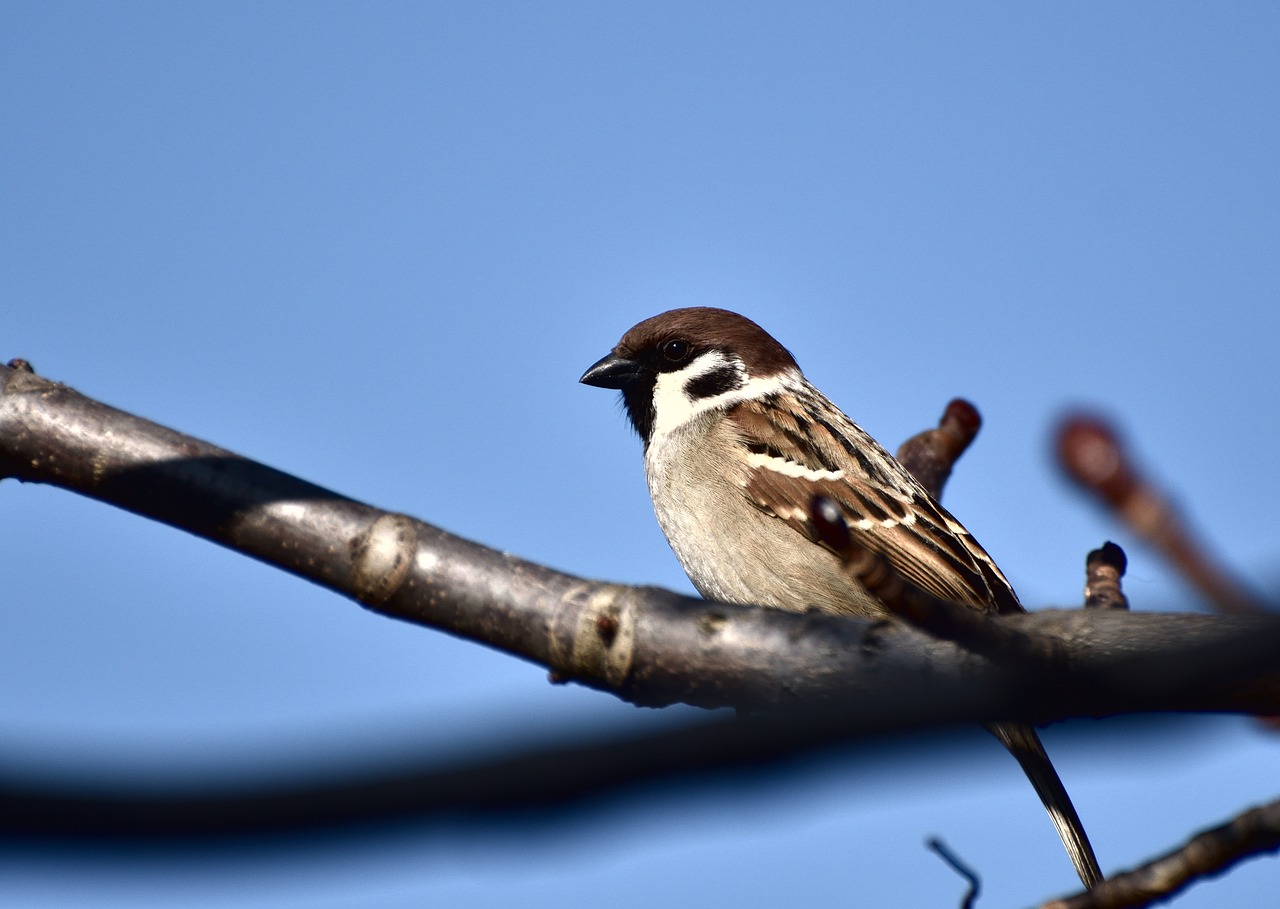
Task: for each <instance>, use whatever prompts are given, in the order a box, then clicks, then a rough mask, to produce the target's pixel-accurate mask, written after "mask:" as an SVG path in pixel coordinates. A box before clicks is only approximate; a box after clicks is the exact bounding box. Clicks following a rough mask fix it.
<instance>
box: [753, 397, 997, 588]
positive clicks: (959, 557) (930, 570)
mask: <svg viewBox="0 0 1280 909" xmlns="http://www.w3.org/2000/svg"><path fill="white" fill-rule="evenodd" d="M810 388H812V387H811V386H810ZM813 394H814V395H815V396H818V397H817V398H816V399H808V400H805V401H804V404H805V405H806V406H805V407H803V408H802V409H804V410H805V416H804V418H802V419H797V418H796V415H795V414H794V413H788V411H787V410H786V409H784V408H780V407H770V406H769V404H770V403H771V402H770V401H769V400H767V399H766V400H764V401H757V402H750V403H749V404H746V405H743V406H742V407H740V408H736V409H735V410H736V412H735V413H734V414H733V418H734V419H735V420H736V421H737V422H738V423H739V425H740V426H741V427H743V429H744V430H747V431H745V432H744V436H743V438H744V441H743V444H744V445H746V446H747V448H748V451H749V454H750V455H751V456H752V458H751V460H750V463H752V465H753V466H752V467H751V469H749V470H748V471H747V473H746V474H745V476H744V479H743V482H742V489H743V493H744V495H746V496H747V497H748V498H749V499H750V500H751V502H752V503H753V504H755V505H756V507H758V508H760V509H762V510H764V511H766V512H767V513H769V514H771V515H773V516H775V517H777V518H778V519H779V520H782V521H785V522H786V523H787V524H788V525H790V526H791V527H793V528H794V529H795V530H796V531H797V532H798V533H802V534H804V535H805V536H807V537H809V538H810V539H816V534H815V533H814V532H813V529H812V527H811V525H810V520H809V509H810V504H811V502H812V501H813V497H814V496H815V495H823V496H826V497H828V498H830V499H832V500H833V501H835V502H836V503H837V504H838V505H839V506H840V508H841V509H842V510H843V511H844V514H845V519H846V521H847V523H848V524H849V530H850V532H851V533H852V534H853V537H854V539H855V540H856V541H857V542H858V543H859V545H862V546H865V547H866V548H867V549H869V550H871V551H872V552H875V553H877V554H879V555H881V556H883V557H884V558H885V559H886V560H887V561H888V562H889V564H890V565H891V566H892V567H893V568H894V570H895V571H897V572H898V573H899V574H900V575H901V576H902V577H903V578H905V579H906V580H907V581H909V582H911V583H912V584H914V585H915V586H917V587H919V588H920V589H922V590H925V591H927V592H929V593H931V594H933V595H934V596H938V597H941V598H943V599H947V600H951V601H953V602H959V603H965V604H968V605H970V606H973V607H976V608H978V609H982V610H984V611H991V612H1015V611H1021V609H1022V607H1021V605H1020V604H1019V603H1018V598H1017V595H1016V594H1015V593H1014V592H1013V588H1012V586H1011V585H1010V584H1009V582H1008V580H1006V579H1005V577H1004V575H1003V574H1002V573H1001V571H1000V569H999V568H997V567H996V565H995V562H994V561H992V559H991V557H990V556H988V555H987V553H986V552H985V550H983V548H982V547H981V546H979V545H978V543H977V541H975V540H974V539H973V537H972V536H970V535H969V532H968V531H967V530H965V528H964V526H963V525H961V523H960V522H959V521H957V520H956V519H955V518H954V517H952V516H951V515H950V514H949V513H948V512H947V511H946V509H944V508H943V507H942V506H941V505H939V504H938V503H937V502H935V501H934V500H933V498H932V497H930V496H929V494H928V493H927V492H925V490H924V488H923V487H921V486H920V484H919V483H918V482H916V480H915V478H914V477H912V476H911V475H910V474H909V473H908V472H907V471H906V469H905V468H903V467H902V466H901V465H900V464H898V462H897V461H896V460H894V459H893V458H892V456H890V455H889V453H888V452H887V451H885V450H884V449H883V448H882V447H881V446H880V445H879V444H878V443H877V442H876V441H875V440H874V439H872V438H871V437H870V436H869V435H867V434H866V433H865V432H864V431H863V430H862V429H861V428H860V427H858V426H857V425H856V424H854V423H853V422H852V421H850V420H848V418H847V417H845V416H844V415H843V414H841V413H840V412H839V411H838V410H835V409H834V407H833V406H832V405H830V403H829V402H826V401H825V399H822V398H821V397H820V394H819V393H818V392H817V391H816V390H813ZM824 403H825V404H826V406H825V407H824V406H822V405H823V404H824ZM753 405H755V406H753ZM835 415H838V421H837V418H836V416H835ZM757 421H764V422H766V423H767V424H768V428H769V429H771V430H772V431H771V432H766V433H761V432H760V430H761V429H763V428H764V427H762V426H760V425H758V424H757V425H756V426H754V427H752V426H751V424H752V423H757ZM833 424H836V425H833ZM752 430H754V431H752ZM752 438H754V439H760V438H768V439H771V440H772V442H773V444H770V445H768V446H765V445H761V444H759V443H755V444H753V443H752V442H750V441H749V440H750V439H752Z"/></svg>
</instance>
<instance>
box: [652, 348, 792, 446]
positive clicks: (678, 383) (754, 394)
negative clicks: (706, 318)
mask: <svg viewBox="0 0 1280 909" xmlns="http://www.w3.org/2000/svg"><path fill="white" fill-rule="evenodd" d="M725 367H729V368H731V369H733V370H735V371H736V372H738V374H739V375H743V376H745V375H746V368H745V367H744V366H743V365H742V361H741V360H739V359H738V358H737V357H727V356H725V355H724V354H723V353H721V352H720V351H718V350H709V351H707V352H706V353H704V354H702V355H701V356H700V357H698V358H697V359H696V360H694V361H693V362H692V363H690V364H689V365H688V366H686V367H685V368H684V369H678V370H676V371H675V372H662V373H658V380H657V382H655V383H654V386H653V412H654V421H653V432H652V435H651V436H650V438H649V444H650V445H653V444H655V443H657V442H659V441H661V440H662V439H663V438H664V437H666V436H668V435H670V434H671V433H673V432H675V431H676V430H677V429H679V428H680V427H681V426H684V425H685V424H686V423H689V422H691V421H693V420H695V419H697V418H698V417H700V416H702V415H703V414H705V413H708V412H709V411H713V410H725V409H727V408H729V407H732V406H733V405H734V404H737V403H738V402H739V401H745V400H748V399H750V398H762V397H764V396H766V395H770V394H775V393H777V392H779V391H781V390H783V389H784V388H786V387H788V386H789V384H790V383H792V382H794V381H796V379H798V378H799V373H795V376H794V377H793V376H792V375H791V373H792V372H794V371H788V372H784V373H780V374H778V375H775V376H766V377H765V378H762V379H747V380H746V381H745V382H743V383H742V385H740V386H739V387H737V388H735V389H733V390H732V391H726V392H724V393H722V394H718V395H714V396H711V397H706V398H695V397H692V396H691V395H690V394H689V392H688V386H689V383H690V382H693V381H694V380H696V379H699V378H701V377H703V376H705V375H708V374H709V373H712V372H715V371H716V370H719V369H724V368H725Z"/></svg>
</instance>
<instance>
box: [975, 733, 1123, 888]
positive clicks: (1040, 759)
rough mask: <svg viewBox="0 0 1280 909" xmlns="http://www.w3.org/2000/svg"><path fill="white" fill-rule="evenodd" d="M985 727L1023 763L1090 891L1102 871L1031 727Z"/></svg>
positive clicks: (1099, 879) (1056, 772)
mask: <svg viewBox="0 0 1280 909" xmlns="http://www.w3.org/2000/svg"><path fill="white" fill-rule="evenodd" d="M987 728H988V729H989V730H990V731H991V734H992V735H994V736H995V737H996V738H997V739H999V740H1000V744H1002V745H1004V747H1005V748H1007V749H1009V753H1010V754H1012V755H1013V756H1014V757H1015V758H1016V759H1017V761H1018V763H1019V764H1020V765H1021V766H1022V772H1023V773H1025V774H1026V775H1027V779H1029V780H1030V781H1031V785H1032V786H1034V787H1035V790H1036V794H1037V795H1039V796H1040V801H1041V802H1043V803H1044V807H1045V810H1046V811H1048V812H1049V818H1050V819H1051V820H1052V821H1053V826H1054V827H1056V828H1057V829H1058V836H1060V837H1061V838H1062V845H1063V846H1065V847H1066V850H1067V855H1068V856H1070V857H1071V863H1072V864H1073V865H1075V866H1076V873H1077V874H1079V875H1080V881H1081V883H1083V884H1084V886H1085V888H1086V889H1088V890H1092V889H1093V888H1094V887H1095V886H1097V885H1098V883H1100V882H1101V881H1102V870H1101V869H1100V868H1099V867H1098V860H1097V858H1095V857H1094V854H1093V847H1092V846H1090V845H1089V837H1088V836H1087V835H1086V834H1085V832H1084V824H1082V823H1080V816H1079V815H1078V814H1076V809H1075V806H1074V805H1072V804H1071V796H1069V795H1067V790H1066V787H1065V786H1063V785H1062V780H1061V779H1059V778H1058V771H1056V770H1054V769H1053V764H1052V763H1051V762H1050V761H1049V756H1048V755H1047V754H1045V750H1044V745H1042V744H1040V737H1039V736H1038V735H1036V731H1035V730H1034V729H1032V728H1031V727H1030V726H1026V725H1023V724H1021V723H995V724H993V725H990V726H988V727H987Z"/></svg>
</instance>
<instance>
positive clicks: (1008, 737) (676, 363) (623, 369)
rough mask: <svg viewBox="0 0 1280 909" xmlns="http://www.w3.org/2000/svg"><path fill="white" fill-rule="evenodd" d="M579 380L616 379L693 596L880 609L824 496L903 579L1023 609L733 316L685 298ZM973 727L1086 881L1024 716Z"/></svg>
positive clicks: (791, 367) (777, 353)
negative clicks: (829, 535)
mask: <svg viewBox="0 0 1280 909" xmlns="http://www.w3.org/2000/svg"><path fill="white" fill-rule="evenodd" d="M579 381H581V382H582V383H584V384H586V385H590V386H595V387H599V388H606V389H614V390H617V391H620V392H621V397H622V403H623V406H624V408H625V410H626V413H627V416H628V418H629V421H630V423H631V425H632V427H633V428H634V429H635V431H636V433H637V434H638V435H639V436H640V439H641V441H642V443H643V446H644V467H645V477H646V480H647V482H648V487H649V495H650V498H651V500H652V502H653V509H654V513H655V515H656V516H657V519H658V524H659V525H660V526H661V528H662V531H663V533H664V534H665V535H666V538H667V541H668V542H669V543H670V545H671V548H672V550H673V551H674V552H675V555H676V558H677V559H678V560H679V562H680V564H681V566H682V567H683V568H684V571H685V573H686V574H687V575H688V576H689V579H690V580H691V581H692V582H693V586H694V587H695V588H697V590H698V592H699V593H700V594H701V595H702V596H703V597H705V598H707V599H711V600H719V601H723V602H729V603H741V604H754V605H759V606H764V607H771V608H776V609H784V610H789V611H792V612H804V611H807V610H810V609H816V610H819V611H823V612H830V613H837V614H846V615H853V616H861V617H864V618H868V619H888V618H890V617H891V613H890V612H889V610H888V608H887V607H886V606H885V604H884V603H882V602H880V601H879V600H878V599H877V598H876V597H875V595H874V594H873V593H871V592H870V591H868V589H867V588H866V587H865V586H863V585H862V584H861V583H860V582H859V581H858V580H857V578H856V577H854V576H853V575H852V574H851V573H850V572H848V571H846V570H845V569H844V565H843V562H842V560H841V558H840V557H839V556H838V555H837V554H836V553H834V552H833V551H832V550H830V549H828V548H827V547H825V546H824V545H823V544H822V543H821V542H820V541H819V540H818V537H817V535H816V534H815V532H814V529H813V525H812V518H811V508H812V504H813V502H814V501H815V497H816V496H823V497H825V498H826V499H827V500H829V501H831V502H834V503H835V504H836V505H837V506H838V507H839V509H840V511H841V513H842V516H843V518H844V519H845V521H846V523H847V525H848V528H849V531H850V533H851V535H852V537H853V540H854V542H855V543H856V544H857V545H859V546H861V547H863V548H865V549H867V550H869V551H871V552H872V553H875V554H876V555H877V556H879V557H880V558H881V559H883V560H884V561H885V562H886V563H887V564H888V565H889V566H890V568H891V569H892V570H893V571H894V572H896V573H897V574H898V575H899V576H900V577H901V578H902V579H904V580H905V581H907V582H908V583H909V584H911V585H914V586H915V587H917V588H919V589H921V590H923V591H926V592H927V593H930V594H932V595H934V596H937V597H940V598H942V599H945V600H949V601H952V602H956V603H961V604H964V605H966V606H969V607H972V608H973V609H976V610H979V611H981V612H984V613H990V614H1000V613H1013V612H1022V611H1023V607H1022V604H1021V602H1020V601H1019V600H1018V596H1017V594H1016V593H1015V592H1014V589H1013V586H1012V585H1011V584H1010V583H1009V581H1008V579H1007V578H1006V577H1005V575H1004V573H1003V572H1002V571H1001V570H1000V569H999V567H997V565H996V563H995V561H994V560H992V558H991V557H990V556H989V555H988V554H987V552H986V550H984V549H983V548H982V547H981V546H980V545H979V544H978V542H977V541H976V540H975V539H974V538H973V536H972V535H971V534H970V533H969V532H968V531H967V530H966V529H965V528H964V526H963V525H962V524H961V523H960V522H959V521H958V520H956V519H955V518H954V517H952V515H951V514H950V513H949V512H948V511H947V510H946V509H945V508H943V507H942V505H940V504H939V503H938V502H937V501H936V500H935V499H934V498H933V496H931V495H930V494H929V492H928V491H927V490H926V489H925V488H924V487H923V486H922V485H921V484H920V482H919V481H918V480H917V479H916V478H915V476H914V475H913V474H911V472H910V471H908V470H907V469H906V468H905V467H903V466H902V465H901V464H899V463H898V461H897V460H896V459H894V457H893V456H892V455H891V454H889V452H888V451H886V450H885V448H884V447H883V446H881V445H880V444H879V443H878V442H876V441H875V439H873V438H872V437H871V436H870V435H869V434H868V433H867V432H865V431H864V430H863V429H862V428H861V427H860V426H858V425H857V424H856V423H854V422H853V421H852V420H851V419H849V418H848V417H847V416H845V414H844V413H843V411H841V410H840V409H839V408H838V407H836V405H835V404H833V403H832V402H831V401H830V400H829V399H828V398H827V397H826V395H824V394H823V393H822V392H821V391H819V390H818V389H817V388H816V387H815V386H814V385H813V384H812V383H810V382H809V380H808V379H806V378H805V376H804V374H803V373H802V372H801V371H800V367H799V365H798V364H797V363H796V360H795V358H794V357H793V356H792V355H791V353H790V352H789V351H788V350H787V349H786V348H785V347H783V346H782V344H780V343H779V342H778V341H777V340H775V339H774V338H773V336H772V335H770V334H769V333H768V332H766V331H765V330H764V329H763V328H761V327H760V326H759V325H757V324H756V323H755V322H753V321H751V320H750V319H748V318H746V317H745V316H742V315H739V314H738V313H735V312H731V311H729V310H725V309H716V308H712V307H690V308H684V309H673V310H670V311H668V312H664V313H661V314H659V315H656V316H653V317H651V318H648V319H645V320H644V321H642V322H640V323H638V324H636V325H635V326H633V327H632V328H630V329H629V330H628V331H627V332H626V333H625V334H624V335H623V336H622V339H621V340H620V341H618V343H617V344H616V345H615V346H614V348H613V349H612V350H611V351H610V352H609V353H608V354H606V355H605V356H604V357H602V358H600V359H599V360H598V361H596V362H595V363H594V364H592V365H591V366H590V367H589V368H588V369H587V371H586V372H585V373H583V375H582V377H581V379H580V380H579ZM987 728H988V729H989V730H990V731H991V732H992V733H993V734H994V735H995V736H996V738H997V739H998V740H999V741H1000V742H1001V744H1003V745H1004V746H1005V747H1006V748H1007V749H1008V750H1009V751H1010V752H1011V753H1012V754H1013V756H1014V757H1015V758H1016V759H1017V761H1018V763H1019V764H1020V765H1021V767H1022V769H1023V772H1024V773H1025V774H1026V775H1027V777H1028V779H1029V780H1030V781H1031V784H1032V785H1033V786H1034V788H1035V790H1036V792H1037V794H1038V795H1039V796H1040V799H1041V801H1042V802H1043V804H1044V806H1045V809H1046V810H1047V811H1048V813H1049V816H1050V818H1051V819H1052V821H1053V824H1054V826H1055V828H1056V829H1057V831H1058V835H1059V836H1060V837H1061V839H1062V843H1063V845H1064V847H1065V848H1066V851H1067V854H1068V855H1069V856H1070V858H1071V861H1072V863H1073V864H1074V866H1075V869H1076V872H1077V874H1079V876H1080V880H1081V882H1082V883H1083V884H1084V886H1085V887H1086V888H1087V889H1092V888H1093V887H1094V886H1096V885H1097V884H1098V883H1099V882H1100V881H1101V880H1102V872H1101V870H1100V869H1099V866H1098V861H1097V858H1096V857H1095V856H1094V852H1093V848H1092V846H1091V845H1090V843H1089V839H1088V836H1087V835H1086V833H1085V830H1084V825H1083V824H1082V823H1081V821H1080V818H1079V816H1078V815H1077V813H1076V810H1075V807H1074V806H1073V805H1072V803H1071V798H1070V796H1069V795H1068V794H1067V790H1066V788H1065V787H1064V786H1063V784H1062V781H1061V779H1060V778H1059V777H1058V774H1057V771H1056V770H1055V769H1054V766H1053V764H1052V762H1051V761H1050V760H1049V757H1048V755H1047V754H1046V753H1045V750H1044V746H1043V745H1042V744H1041V742H1040V738H1039V736H1038V735H1037V734H1036V731H1035V729H1034V728H1032V727H1031V726H1029V725H1026V724H1022V723H1007V722H1006V723H995V724H991V725H990V726H988V727H987Z"/></svg>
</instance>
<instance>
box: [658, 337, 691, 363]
mask: <svg viewBox="0 0 1280 909" xmlns="http://www.w3.org/2000/svg"><path fill="white" fill-rule="evenodd" d="M691 349H692V348H690V346H689V342H688V341H684V340H681V339H680V338H672V339H671V340H670V341H667V342H665V343H664V344H663V345H662V356H663V358H664V359H665V360H667V361H668V362H671V363H679V362H680V361H681V360H683V359H684V358H685V357H687V356H689V351H690V350H691Z"/></svg>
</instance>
